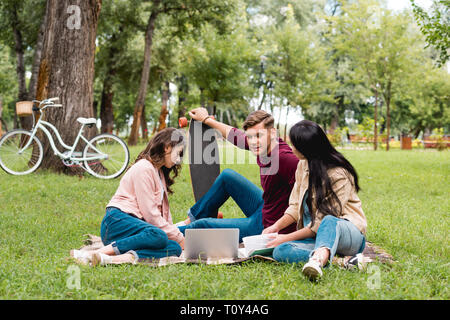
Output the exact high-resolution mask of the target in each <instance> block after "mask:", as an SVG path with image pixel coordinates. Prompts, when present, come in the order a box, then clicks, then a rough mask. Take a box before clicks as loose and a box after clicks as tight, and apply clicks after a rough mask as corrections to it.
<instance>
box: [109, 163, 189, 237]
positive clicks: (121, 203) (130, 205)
mask: <svg viewBox="0 0 450 320" xmlns="http://www.w3.org/2000/svg"><path fill="white" fill-rule="evenodd" d="M107 207H116V208H119V209H120V210H121V211H123V212H126V213H129V214H132V215H135V216H136V217H138V218H139V219H144V220H145V221H146V222H148V223H150V224H151V225H153V226H155V227H157V228H160V229H161V230H163V231H164V232H165V233H166V234H167V237H168V238H169V239H171V240H175V241H176V242H178V243H180V242H181V241H182V240H183V238H184V237H183V234H182V233H181V232H180V230H179V229H178V228H177V227H176V226H175V225H174V224H173V222H172V215H171V213H170V208H169V199H168V197H167V187H166V181H165V179H164V175H163V173H162V171H161V170H157V169H156V168H155V167H154V166H153V164H152V163H151V162H150V161H148V160H145V159H141V160H139V161H138V162H136V163H135V164H134V165H132V166H131V167H130V168H129V169H128V171H127V172H126V173H125V175H124V176H123V177H122V179H121V180H120V185H119V188H118V189H117V191H116V193H115V194H114V196H113V197H112V199H111V201H110V202H109V203H108V205H107Z"/></svg>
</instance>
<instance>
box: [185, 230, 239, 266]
mask: <svg viewBox="0 0 450 320" xmlns="http://www.w3.org/2000/svg"><path fill="white" fill-rule="evenodd" d="M184 241H185V242H184V257H185V258H186V259H208V258H213V259H214V258H215V259H217V258H219V259H221V258H233V259H234V258H237V257H238V248H239V229H237V228H223V229H222V228H220V229H186V231H185V240H184Z"/></svg>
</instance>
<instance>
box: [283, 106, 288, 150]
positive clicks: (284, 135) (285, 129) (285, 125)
mask: <svg viewBox="0 0 450 320" xmlns="http://www.w3.org/2000/svg"><path fill="white" fill-rule="evenodd" d="M288 116H289V106H288V107H287V110H286V123H285V124H284V134H283V137H284V138H283V140H284V141H286V131H287V125H288Z"/></svg>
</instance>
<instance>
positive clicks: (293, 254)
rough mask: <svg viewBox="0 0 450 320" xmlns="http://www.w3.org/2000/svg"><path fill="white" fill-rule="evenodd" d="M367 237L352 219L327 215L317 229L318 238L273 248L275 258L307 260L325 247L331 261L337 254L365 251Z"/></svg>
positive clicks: (349, 254) (352, 253)
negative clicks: (328, 251)
mask: <svg viewBox="0 0 450 320" xmlns="http://www.w3.org/2000/svg"><path fill="white" fill-rule="evenodd" d="M365 245H366V239H365V237H364V235H363V234H362V233H361V232H360V231H359V229H358V228H357V227H356V226H355V225H354V224H353V223H352V222H350V221H348V220H345V219H340V218H336V217H334V216H330V215H328V216H325V217H324V218H323V219H322V222H321V223H320V226H319V229H318V230H317V235H316V238H315V239H314V238H307V239H303V240H296V241H289V242H285V243H282V244H280V245H279V246H277V247H276V248H275V249H274V250H273V258H274V259H275V260H277V261H280V262H289V263H296V262H307V261H308V260H309V258H310V257H311V256H312V255H313V254H314V251H315V250H317V249H319V248H322V247H325V248H328V249H329V250H330V257H329V261H332V260H333V257H334V256H335V255H336V254H340V255H344V256H354V255H356V254H358V253H361V252H363V250H364V247H365Z"/></svg>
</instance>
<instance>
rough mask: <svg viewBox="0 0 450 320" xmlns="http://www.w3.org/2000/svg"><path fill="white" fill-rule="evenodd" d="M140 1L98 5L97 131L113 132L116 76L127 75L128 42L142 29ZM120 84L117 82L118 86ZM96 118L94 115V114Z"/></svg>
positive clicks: (110, 2) (128, 73)
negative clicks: (99, 7) (100, 86)
mask: <svg viewBox="0 0 450 320" xmlns="http://www.w3.org/2000/svg"><path fill="white" fill-rule="evenodd" d="M140 8H141V0H130V1H126V2H123V1H106V2H105V3H103V5H102V14H101V15H100V18H99V25H98V32H97V41H98V47H97V53H96V57H95V59H96V64H95V66H96V78H97V79H99V81H101V82H102V88H101V96H100V120H101V132H102V133H104V132H109V133H112V132H113V128H114V107H113V105H114V102H113V100H114V96H115V91H116V90H115V87H117V86H115V84H116V83H117V82H118V74H119V73H121V72H122V73H123V72H125V73H126V74H127V76H128V77H129V76H130V63H131V61H130V59H129V56H128V55H127V51H128V50H129V46H130V42H131V41H132V40H133V39H134V37H136V35H137V34H139V31H140V30H141V29H142V28H143V27H144V26H142V23H141V21H142V19H141V15H140V14H139V12H140ZM122 85H123V83H121V86H122ZM95 116H97V114H96V115H95Z"/></svg>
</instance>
